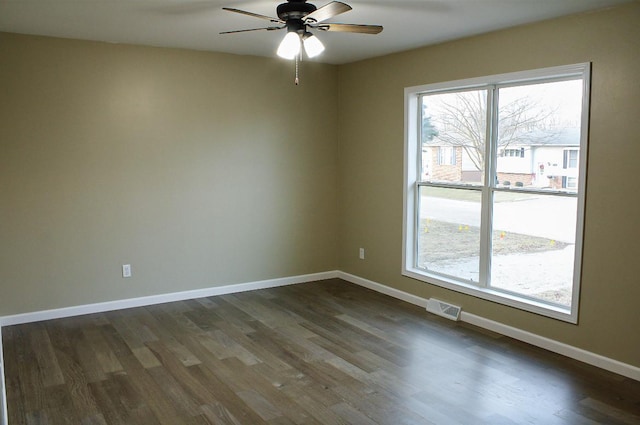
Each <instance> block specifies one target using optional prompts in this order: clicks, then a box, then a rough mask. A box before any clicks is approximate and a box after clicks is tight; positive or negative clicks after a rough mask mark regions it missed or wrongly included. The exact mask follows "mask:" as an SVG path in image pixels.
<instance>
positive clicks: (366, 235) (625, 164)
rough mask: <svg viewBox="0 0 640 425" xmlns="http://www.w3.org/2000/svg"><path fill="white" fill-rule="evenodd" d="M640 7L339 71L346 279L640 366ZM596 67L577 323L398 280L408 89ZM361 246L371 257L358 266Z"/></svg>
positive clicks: (342, 262)
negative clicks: (438, 301) (437, 301)
mask: <svg viewBox="0 0 640 425" xmlns="http://www.w3.org/2000/svg"><path fill="white" fill-rule="evenodd" d="M639 22H640V5H639V4H638V3H634V4H632V5H628V6H623V7H620V8H616V9H613V10H608V11H601V12H597V13H591V14H584V15H578V16H573V17H568V18H562V19H557V20H553V21H548V22H544V23H539V24H534V25H528V26H522V27H517V28H513V29H509V30H505V31H500V32H495V33H491V34H487V35H483V36H479V37H473V38H469V39H464V40H460V41H455V42H451V43H446V44H441V45H437V46H431V47H426V48H423V49H419V50H414V51H409V52H404V53H400V54H395V55H391V56H387V57H382V58H377V59H373V60H368V61H363V62H358V63H354V64H350V65H346V66H341V67H340V69H339V85H340V124H339V125H340V126H339V137H340V153H339V161H340V185H341V191H340V205H341V209H340V237H341V241H340V247H341V256H340V269H341V270H343V271H345V272H348V273H353V274H356V275H359V276H362V277H364V278H368V279H371V280H374V281H377V282H380V283H383V284H386V285H389V286H392V287H394V288H398V289H401V290H403V291H407V292H410V293H412V294H417V295H420V296H423V297H431V296H436V297H438V298H442V299H444V300H448V301H450V302H453V303H456V304H460V305H462V306H463V309H464V310H466V311H468V312H470V313H473V314H477V315H480V316H483V317H487V318H489V319H493V320H497V321H500V322H504V323H506V324H508V325H511V326H515V327H517V328H521V329H524V330H526V331H530V332H533V333H536V334H540V335H542V336H546V337H549V338H552V339H555V340H558V341H561V342H564V343H567V344H570V345H574V346H577V347H580V348H583V349H586V350H589V351H592V352H595V353H599V354H602V355H604V356H607V357H611V358H614V359H617V360H620V361H622V362H625V363H629V364H632V365H635V366H640V332H638V331H637V329H638V326H639V325H640V313H639V312H640V308H639V307H638V303H639V302H640V279H639V278H638V271H637V270H636V269H635V265H637V262H638V255H639V254H640V249H639V247H640V245H639V243H640V191H639V190H638V184H639V183H640V178H639V177H638V176H639V174H638V172H639V170H640V115H639V114H640V25H639V24H638V23H639ZM588 61H591V62H593V68H592V97H591V128H590V146H589V158H588V168H589V171H588V178H587V200H586V218H585V220H586V230H585V234H584V244H585V247H584V262H583V274H582V277H583V278H582V295H581V300H580V316H579V324H578V325H577V326H576V325H572V324H568V323H564V322H560V321H557V320H553V319H548V318H545V317H541V316H538V315H535V314H530V313H526V312H522V311H519V310H515V309H512V308H509V307H505V306H502V305H498V304H495V303H492V302H488V301H483V300H479V299H475V298H473V297H469V296H466V295H462V294H460V293H456V292H453V291H448V290H445V289H442V288H438V287H435V286H432V285H428V284H425V283H421V282H418V281H416V280H412V279H409V278H405V277H402V276H401V274H400V269H401V256H402V181H403V176H402V175H403V143H404V141H403V131H404V130H403V89H404V88H405V87H410V86H416V85H421V84H428V83H434V82H442V81H450V80H456V79H462V78H470V77H477V76H483V75H491V74H499V73H506V72H512V71H520V70H528V69H535V68H542V67H548V66H556V65H564V64H572V63H580V62H588ZM359 247H365V248H366V253H367V259H366V260H364V261H361V260H358V248H359Z"/></svg>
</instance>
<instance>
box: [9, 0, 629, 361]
mask: <svg viewBox="0 0 640 425" xmlns="http://www.w3.org/2000/svg"><path fill="white" fill-rule="evenodd" d="M638 22H640V5H638V4H637V3H635V4H633V5H629V6H625V7H621V8H617V9H613V10H611V11H603V12H598V13H592V14H586V15H580V16H575V17H569V18H563V19H559V20H555V21H549V22H546V23H541V24H535V25H530V26H524V27H519V28H514V29H510V30H506V31H501V32H496V33H492V34H488V35H483V36H479V37H474V38H470V39H465V40H460V41H456V42H451V43H446V44H442V45H438V46H432V47H427V48H423V49H419V50H414V51H410V52H405V53H401V54H396V55H392V56H387V57H383V58H378V59H373V60H368V61H363V62H359V63H354V64H350V65H344V66H340V67H334V66H329V65H319V64H313V63H305V64H304V66H303V68H302V72H303V74H302V86H300V87H294V86H293V84H292V72H293V69H292V67H291V64H290V63H289V62H282V61H280V60H276V59H273V60H272V59H265V58H255V57H241V56H234V55H226V54H214V53H204V52H192V51H184V50H171V49H159V48H158V49H157V48H148V47H135V46H123V45H111V44H104V43H91V42H82V41H71V40H59V39H51V38H41V37H31V36H20V35H13V34H0V241H1V242H0V316H2V315H9V314H16V313H22V312H29V311H37V310H44V309H50V308H59V307H66V306H73V305H78V304H86V303H92V302H102V301H109V300H116V299H123V298H131V297H136V296H144V295H153V294H161V293H167V292H175V291H183V290H189V289H198V288H204V287H210V286H216V285H226V284H233V283H238V282H247V281H255V280H262V279H269V278H276V277H282V276H292V275H299V274H306V273H314V272H321V271H327V270H333V269H336V268H339V269H341V270H344V271H346V272H349V273H354V274H356V275H359V276H362V277H365V278H369V279H372V280H374V281H377V282H380V283H383V284H386V285H389V286H392V287H395V288H398V289H401V290H404V291H407V292H410V293H413V294H417V295H420V296H423V297H430V296H437V297H439V298H443V299H445V300H448V301H452V302H454V303H457V304H461V305H462V306H463V308H464V309H465V310H466V311H468V312H471V313H474V314H477V315H480V316H484V317H487V318H489V319H493V320H497V321H500V322H504V323H506V324H509V325H511V326H515V327H518V328H521V329H524V330H527V331H531V332H534V333H537V334H540V335H543V336H546V337H549V338H553V339H556V340H558V341H561V342H565V343H567V344H571V345H575V346H577V347H581V348H584V349H586V350H590V351H593V352H595V353H599V354H602V355H605V356H608V357H611V358H614V359H617V360H620V361H623V362H626V363H630V364H633V365H636V366H640V333H638V332H636V328H637V327H638V324H639V321H640V315H639V314H638V311H639V310H638V307H637V303H638V300H640V284H638V282H640V280H639V279H638V278H637V277H636V272H635V270H634V268H633V266H634V264H635V261H636V256H637V254H638V253H639V252H640V250H639V249H638V235H640V221H638V216H639V213H638V211H639V210H640V195H639V192H638V190H637V187H636V186H637V182H638V177H637V175H638V174H637V170H638V169H639V166H638V164H639V160H640V140H639V139H640V120H639V119H638V111H640V84H639V83H638V75H640V72H639V71H640V55H638V52H639V51H640V29H639V26H638V25H637V23H638ZM586 61H592V62H593V76H592V77H593V84H592V108H591V109H592V110H591V135H590V151H589V163H588V165H589V174H588V183H587V185H588V190H587V211H586V232H585V239H584V240H585V249H584V271H583V283H582V297H581V303H580V318H579V319H580V322H579V325H577V326H576V325H571V324H567V323H563V322H559V321H556V320H552V319H547V318H544V317H540V316H537V315H534V314H530V313H525V312H521V311H518V310H514V309H512V308H508V307H504V306H501V305H498V304H494V303H491V302H487V301H483V300H478V299H475V298H472V297H469V296H465V295H462V294H459V293H455V292H452V291H447V290H445V289H442V288H438V287H434V286H431V285H428V284H424V283H420V282H417V281H415V280H412V279H408V278H404V277H402V276H401V275H400V269H401V248H402V167H403V143H404V142H403V89H404V88H405V87H408V86H414V85H420V84H427V83H433V82H439V81H449V80H455V79H460V78H468V77H475V76H482V75H489V74H496V73H504V72H511V71H518V70H526V69H534V68H540V67H546V66H555V65H562V64H570V63H578V62H586ZM338 112H339V114H338ZM359 247H365V248H366V254H367V259H366V260H364V261H361V260H358V248H359ZM124 263H131V264H132V265H133V272H134V277H133V278H131V279H122V278H121V277H120V266H121V264H124Z"/></svg>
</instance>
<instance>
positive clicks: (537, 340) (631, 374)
mask: <svg viewBox="0 0 640 425" xmlns="http://www.w3.org/2000/svg"><path fill="white" fill-rule="evenodd" d="M337 277H338V278H340V279H342V280H346V281H347V282H351V283H354V284H356V285H360V286H364V287H365V288H369V289H372V290H374V291H376V292H380V293H383V294H385V295H389V296H391V297H394V298H397V299H400V300H403V301H406V302H408V303H411V304H414V305H417V306H420V307H424V308H426V305H427V300H426V299H425V298H422V297H418V296H416V295H412V294H409V293H407V292H404V291H401V290H399V289H394V288H391V287H389V286H386V285H383V284H381V283H377V282H373V281H371V280H368V279H364V278H361V277H359V276H355V275H352V274H349V273H344V272H338V276H337ZM460 320H461V321H463V322H466V323H470V324H472V325H475V326H478V327H481V328H484V329H488V330H491V331H493V332H496V333H499V334H501V335H505V336H508V337H510V338H513V339H517V340H519V341H523V342H526V343H528V344H531V345H535V346H536V347H540V348H544V349H545V350H549V351H552V352H554V353H558V354H562V355H563V356H567V357H570V358H572V359H575V360H579V361H581V362H584V363H587V364H590V365H592V366H596V367H599V368H601V369H605V370H608V371H610V372H614V373H617V374H619V375H622V376H626V377H627V378H631V379H635V380H636V381H640V368H639V367H636V366H633V365H630V364H627V363H622V362H620V361H618V360H614V359H611V358H609V357H604V356H601V355H599V354H596V353H592V352H590V351H586V350H583V349H581V348H577V347H574V346H572V345H568V344H565V343H562V342H559V341H556V340H553V339H549V338H546V337H543V336H540V335H537V334H534V333H531V332H527V331H524V330H522V329H518V328H514V327H512V326H509V325H505V324H504V323H500V322H496V321H493V320H489V319H486V318H484V317H480V316H476V315H475V314H471V313H468V312H465V311H464V310H463V311H462V313H461V314H460Z"/></svg>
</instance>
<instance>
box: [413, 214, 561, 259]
mask: <svg viewBox="0 0 640 425" xmlns="http://www.w3.org/2000/svg"><path fill="white" fill-rule="evenodd" d="M419 239H420V240H419V246H420V258H419V264H424V262H425V260H426V257H427V256H428V257H429V261H433V262H437V261H446V260H456V259H460V258H466V257H477V256H479V255H480V251H479V246H480V229H479V228H478V227H473V226H460V225H458V224H453V223H446V222H443V221H436V220H431V219H427V218H425V219H422V220H420V235H419ZM566 246H567V244H566V243H563V242H556V241H553V240H551V239H547V238H540V237H537V236H529V235H522V234H519V233H510V232H503V231H500V230H494V231H493V253H494V254H496V255H500V254H519V253H522V254H529V253H534V252H543V251H550V250H556V249H564V248H565V247H566Z"/></svg>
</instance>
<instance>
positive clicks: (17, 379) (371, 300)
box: [3, 279, 640, 425]
mask: <svg viewBox="0 0 640 425" xmlns="http://www.w3.org/2000/svg"><path fill="white" fill-rule="evenodd" d="M3 338H4V356H5V374H6V385H7V393H8V394H7V397H8V405H9V425H22V424H29V425H32V424H47V425H54V424H56V425H57V424H73V425H78V424H81V425H93V424H102V425H104V424H136V425H137V424H142V425H146V424H163V425H164V424H166V425H178V424H185V425H196V424H250V425H254V424H272V425H276V424H301V425H307V424H309V425H310V424H332V425H333V424H393V425H396V424H407V425H410V424H411V425H416V424H464V425H468V424H544V425H552V424H563V425H566V424H626V425H629V424H636V425H637V424H640V382H637V381H633V380H630V379H626V378H623V377H621V376H618V375H615V374H611V373H608V372H606V371H603V370H600V369H597V368H594V367H591V366H588V365H585V364H583V363H579V362H576V361H573V360H570V359H567V358H565V357H562V356H559V355H555V354H553V353H549V352H546V351H544V350H541V349H537V348H535V347H532V346H529V345H527V344H524V343H520V342H518V341H514V340H512V339H509V338H506V337H501V336H498V335H496V334H493V333H490V332H487V331H483V330H480V329H477V328H474V327H473V326H470V325H466V324H461V323H455V322H450V321H447V320H444V319H441V318H438V317H436V316H433V315H430V314H428V313H427V312H426V311H424V310H423V309H421V308H418V307H415V306H412V305H409V304H406V303H403V302H401V301H398V300H395V299H393V298H390V297H387V296H384V295H381V294H378V293H375V292H373V291H370V290H367V289H364V288H361V287H358V286H355V285H352V284H349V283H347V282H344V281H341V280H337V279H336V280H328V281H322V282H314V283H309V284H302V285H295V286H287V287H281V288H274V289H267V290H259V291H253V292H245V293H239V294H233V295H225V296H218V297H210V298H203V299H196V300H190V301H183V302H175V303H169V304H162V305H157V306H151V307H145V308H134V309H128V310H120V311H114V312H108V313H104V314H93V315H87V316H81V317H74V318H67V319H59V320H51V321H46V322H38V323H31V324H25V325H17V326H11V327H7V328H3Z"/></svg>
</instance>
